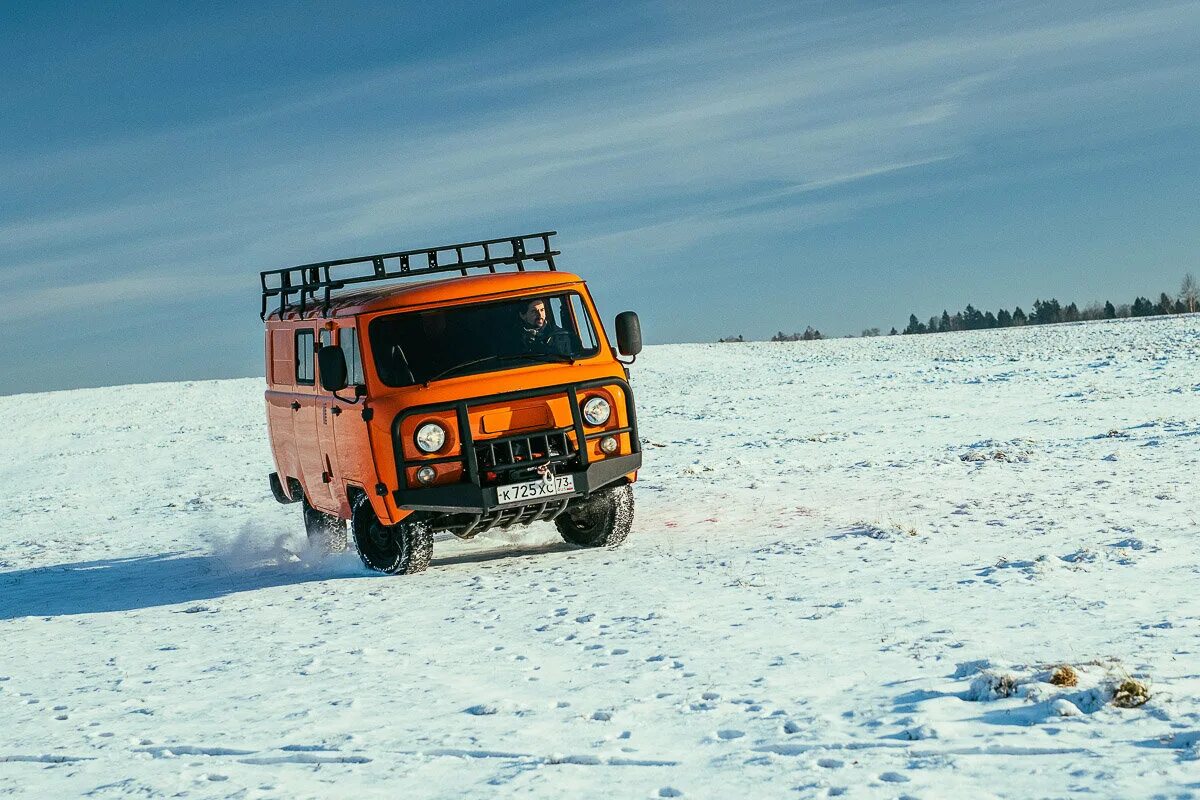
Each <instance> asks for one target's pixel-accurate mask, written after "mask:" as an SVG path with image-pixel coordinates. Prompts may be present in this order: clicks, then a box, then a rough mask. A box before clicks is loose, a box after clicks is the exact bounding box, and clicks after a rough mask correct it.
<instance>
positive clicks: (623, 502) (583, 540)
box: [554, 483, 633, 547]
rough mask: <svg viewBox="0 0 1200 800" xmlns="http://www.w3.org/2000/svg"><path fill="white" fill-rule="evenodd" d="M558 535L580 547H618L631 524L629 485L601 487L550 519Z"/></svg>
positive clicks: (631, 505) (631, 512)
mask: <svg viewBox="0 0 1200 800" xmlns="http://www.w3.org/2000/svg"><path fill="white" fill-rule="evenodd" d="M554 525H555V527H556V528H558V532H559V533H560V534H561V535H562V538H563V539H564V540H566V541H568V542H570V543H571V544H577V545H579V546H580V547H618V546H620V545H621V543H622V542H624V541H625V538H626V537H627V536H629V530H630V528H632V527H633V487H632V486H630V485H629V484H628V483H627V484H624V485H622V486H615V487H613V488H611V489H602V490H600V491H599V492H596V493H595V494H593V495H592V496H591V497H589V498H587V499H586V500H584V501H583V502H581V503H578V504H577V505H573V506H568V507H567V510H566V511H564V512H563V513H562V514H559V515H558V517H556V518H555V520H554Z"/></svg>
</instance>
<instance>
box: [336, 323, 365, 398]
mask: <svg viewBox="0 0 1200 800" xmlns="http://www.w3.org/2000/svg"><path fill="white" fill-rule="evenodd" d="M338 336H339V337H340V338H341V344H342V352H343V353H345V354H346V380H347V381H348V382H349V384H350V385H351V386H356V385H358V384H360V383H366V381H365V380H363V365H362V354H361V353H359V352H358V331H356V330H355V329H354V328H342V329H341V332H340V333H339V334H338Z"/></svg>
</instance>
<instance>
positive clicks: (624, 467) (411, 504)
mask: <svg viewBox="0 0 1200 800" xmlns="http://www.w3.org/2000/svg"><path fill="white" fill-rule="evenodd" d="M641 466H642V454H641V453H640V452H639V453H631V454H629V455H625V456H614V457H612V458H606V459H603V460H601V461H594V462H592V463H591V464H589V465H588V467H587V469H585V470H582V471H580V472H569V473H561V474H563V475H573V476H574V477H575V491H574V492H573V493H572V494H569V495H560V496H558V497H554V498H544V499H542V500H538V501H534V503H538V504H545V503H546V502H547V501H561V500H571V499H573V498H576V497H586V496H588V495H590V494H592V493H593V492H595V491H597V490H599V489H602V488H604V487H605V486H608V485H609V484H611V483H615V482H616V481H618V480H620V479H621V478H623V477H625V476H626V475H628V474H629V473H631V472H634V471H636V470H637V469H638V468H640V467H641ZM392 497H393V499H395V501H396V505H397V506H399V507H400V508H402V509H407V510H409V511H442V512H446V513H450V514H462V513H466V514H486V513H488V512H490V511H493V510H495V509H497V508H501V506H500V504H499V503H498V502H497V500H496V487H495V486H476V485H475V484H473V483H456V484H452V485H448V486H426V487H422V488H420V489H397V490H396V491H394V492H393V493H392ZM520 506H521V504H520V503H510V504H508V505H506V506H503V508H505V509H511V508H519V507H520Z"/></svg>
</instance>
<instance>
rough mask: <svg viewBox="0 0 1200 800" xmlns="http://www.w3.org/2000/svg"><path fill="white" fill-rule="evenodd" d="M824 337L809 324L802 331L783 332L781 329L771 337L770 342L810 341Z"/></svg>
mask: <svg viewBox="0 0 1200 800" xmlns="http://www.w3.org/2000/svg"><path fill="white" fill-rule="evenodd" d="M824 338H825V337H824V336H823V335H821V332H820V331H819V330H817V329H816V328H814V327H813V326H812V325H809V326H808V327H807V328H805V329H804V333H784V332H783V331H780V332H779V333H777V334H775V335H774V336H772V337H771V341H772V342H812V341H816V340H817V339H824Z"/></svg>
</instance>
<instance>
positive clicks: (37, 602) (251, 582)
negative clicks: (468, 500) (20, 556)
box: [0, 552, 369, 620]
mask: <svg viewBox="0 0 1200 800" xmlns="http://www.w3.org/2000/svg"><path fill="white" fill-rule="evenodd" d="M357 561H358V559H357V558H355V559H354V563H355V564H357ZM368 574H369V573H366V572H365V570H364V569H362V568H361V565H359V566H353V567H352V566H350V565H349V564H348V562H347V561H346V560H345V559H343V558H341V557H337V558H332V559H327V560H325V561H321V562H319V563H315V564H313V563H299V562H298V563H289V564H274V565H272V564H266V565H263V564H259V565H253V566H246V567H238V566H236V565H231V564H230V563H229V561H228V560H227V559H224V558H222V557H220V556H217V555H212V554H203V555H194V554H193V555H186V554H184V553H181V552H176V553H159V554H154V555H148V556H134V557H129V558H107V559H100V560H97V561H79V562H75V563H72V564H56V565H54V566H50V567H35V568H31V569H24V570H14V571H11V572H0V620H2V619H18V618H20V617H58V616H71V615H75V614H95V613H102V612H106V611H130V610H133V609H139V608H153V607H155V606H169V605H176V604H180V603H188V602H192V601H197V600H212V599H216V598H219V597H225V596H227V595H231V594H235V593H237V592H246V591H253V590H255V589H267V588H271V587H275V586H291V585H297V584H302V583H311V582H313V581H325V580H331V579H335V578H350V577H364V576H365V575H368ZM196 610H207V609H180V611H181V612H183V611H196Z"/></svg>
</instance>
